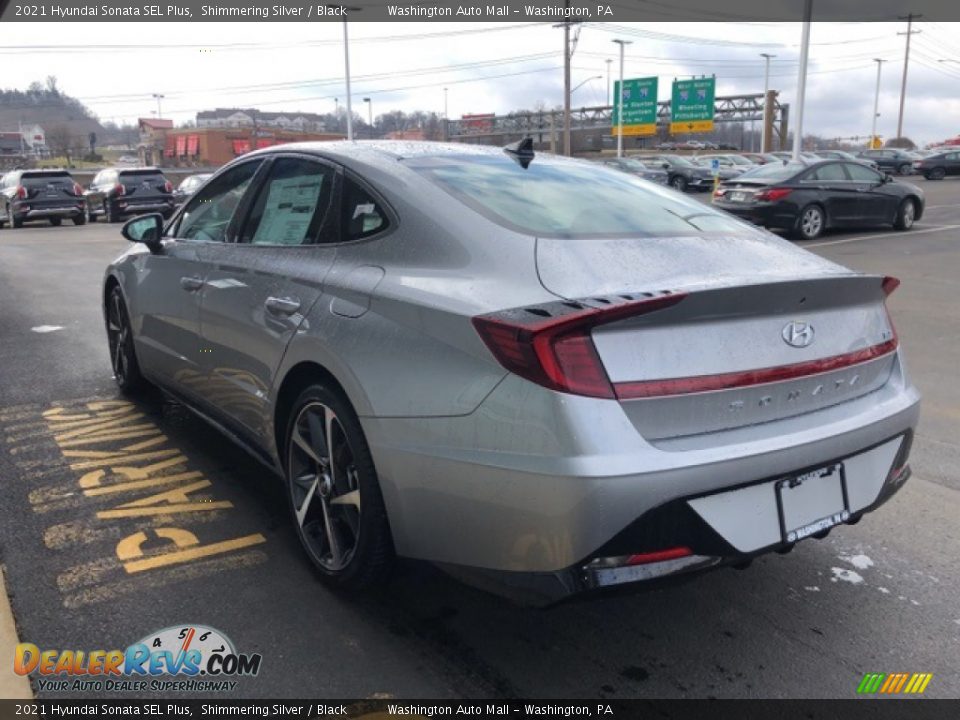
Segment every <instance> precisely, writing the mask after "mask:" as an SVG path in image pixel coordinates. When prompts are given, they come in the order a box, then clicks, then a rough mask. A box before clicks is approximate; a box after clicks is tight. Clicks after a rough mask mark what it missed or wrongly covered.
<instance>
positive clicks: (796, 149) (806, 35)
mask: <svg viewBox="0 0 960 720" xmlns="http://www.w3.org/2000/svg"><path fill="white" fill-rule="evenodd" d="M812 15H813V0H804V3H803V33H802V35H801V38H800V72H799V76H798V77H797V129H796V130H794V131H793V159H794V160H799V159H800V150H802V149H803V101H804V96H805V95H806V94H807V60H808V59H809V58H810V18H811V17H812Z"/></svg>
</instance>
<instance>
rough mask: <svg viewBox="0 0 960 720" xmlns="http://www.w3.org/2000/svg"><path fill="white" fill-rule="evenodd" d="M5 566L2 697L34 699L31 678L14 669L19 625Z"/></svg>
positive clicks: (0, 608)
mask: <svg viewBox="0 0 960 720" xmlns="http://www.w3.org/2000/svg"><path fill="white" fill-rule="evenodd" d="M4 574H5V573H4V568H3V567H2V566H0V698H3V699H5V700H32V699H33V689H32V688H31V687H30V680H29V679H28V678H27V677H26V676H24V675H17V674H16V673H15V672H14V671H13V656H14V650H15V648H16V646H17V643H18V642H19V640H18V639H17V626H16V623H15V622H14V620H13V610H11V608H10V598H8V597H7V586H6V583H5V578H4Z"/></svg>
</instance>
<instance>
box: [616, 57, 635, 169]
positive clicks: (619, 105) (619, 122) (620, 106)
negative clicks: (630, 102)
mask: <svg viewBox="0 0 960 720" xmlns="http://www.w3.org/2000/svg"><path fill="white" fill-rule="evenodd" d="M614 42H615V43H617V45H619V46H620V92H618V93H617V157H618V158H621V157H623V48H624V47H625V46H627V45H630V44H631V41H630V40H614Z"/></svg>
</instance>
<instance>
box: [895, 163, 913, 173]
mask: <svg viewBox="0 0 960 720" xmlns="http://www.w3.org/2000/svg"><path fill="white" fill-rule="evenodd" d="M912 169H913V166H912V165H911V164H910V163H903V165H901V166H900V167H898V168H897V172H899V173H900V174H901V175H909V174H910V171H911V170H912Z"/></svg>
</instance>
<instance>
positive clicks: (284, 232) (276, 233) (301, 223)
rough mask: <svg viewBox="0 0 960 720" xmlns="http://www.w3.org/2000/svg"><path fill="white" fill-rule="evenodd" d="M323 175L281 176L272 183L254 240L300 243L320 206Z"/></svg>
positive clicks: (256, 241) (290, 243)
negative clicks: (318, 203)
mask: <svg viewBox="0 0 960 720" xmlns="http://www.w3.org/2000/svg"><path fill="white" fill-rule="evenodd" d="M322 186H323V176H322V175H309V176H306V177H295V178H282V179H280V178H278V179H275V180H273V181H271V183H270V194H269V195H268V196H267V201H266V204H265V205H264V208H263V217H262V219H261V220H260V225H259V227H258V228H257V233H256V235H255V236H254V238H253V242H254V243H271V244H276V245H300V244H301V243H303V241H304V237H305V236H306V234H307V229H308V228H309V227H310V221H311V220H312V219H313V214H314V212H316V209H317V201H318V200H319V198H320V189H321V187H322Z"/></svg>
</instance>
